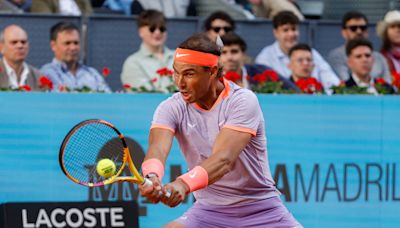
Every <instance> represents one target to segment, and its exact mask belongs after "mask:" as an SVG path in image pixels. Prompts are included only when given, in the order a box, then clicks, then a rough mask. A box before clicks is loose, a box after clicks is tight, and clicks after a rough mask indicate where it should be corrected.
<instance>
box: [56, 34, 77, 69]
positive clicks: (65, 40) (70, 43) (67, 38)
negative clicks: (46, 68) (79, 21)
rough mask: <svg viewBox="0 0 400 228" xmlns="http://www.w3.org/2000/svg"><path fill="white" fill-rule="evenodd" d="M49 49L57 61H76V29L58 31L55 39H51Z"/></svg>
mask: <svg viewBox="0 0 400 228" xmlns="http://www.w3.org/2000/svg"><path fill="white" fill-rule="evenodd" d="M51 49H52V50H53V52H54V56H55V58H56V59H58V60H59V61H62V62H65V63H76V62H78V60H79V52H80V37H79V32H78V31H76V30H65V31H62V32H60V33H58V35H57V37H56V40H53V41H51Z"/></svg>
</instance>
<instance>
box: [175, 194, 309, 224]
mask: <svg viewBox="0 0 400 228" xmlns="http://www.w3.org/2000/svg"><path fill="white" fill-rule="evenodd" d="M175 222H178V223H181V224H183V225H184V226H185V228H204V227H224V228H225V227H251V228H261V227H263V228H277V227H281V228H283V227H288V228H289V227H290V228H302V227H303V226H302V225H301V224H300V223H299V222H298V221H297V220H296V219H295V218H294V217H293V215H292V214H291V213H290V212H289V211H288V209H287V208H286V207H285V206H284V205H283V203H282V201H281V199H280V198H279V197H271V198H268V199H265V200H261V201H256V202H252V203H248V204H241V205H230V206H210V205H207V206H205V205H201V204H199V203H195V204H194V205H193V206H192V207H191V208H190V209H189V210H188V211H187V212H185V213H184V214H183V215H182V216H181V217H179V218H178V219H176V220H175Z"/></svg>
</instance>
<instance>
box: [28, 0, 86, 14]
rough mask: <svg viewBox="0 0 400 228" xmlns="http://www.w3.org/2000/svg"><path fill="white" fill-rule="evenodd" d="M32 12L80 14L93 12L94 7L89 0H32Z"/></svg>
mask: <svg viewBox="0 0 400 228" xmlns="http://www.w3.org/2000/svg"><path fill="white" fill-rule="evenodd" d="M31 12H32V13H55V14H62V15H70V16H80V15H82V14H84V15H89V14H91V13H92V12H93V9H92V5H91V4H90V1H88V0H32V8H31Z"/></svg>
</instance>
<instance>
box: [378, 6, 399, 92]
mask: <svg viewBox="0 0 400 228" xmlns="http://www.w3.org/2000/svg"><path fill="white" fill-rule="evenodd" d="M376 30H377V33H378V35H379V37H380V38H381V39H382V48H381V52H382V54H383V55H384V56H385V57H386V60H387V63H388V65H389V69H390V72H391V75H392V83H393V85H394V86H395V87H396V88H397V89H400V11H398V10H393V11H389V12H388V13H386V15H385V17H384V19H383V21H380V22H379V23H378V24H377V29H376Z"/></svg>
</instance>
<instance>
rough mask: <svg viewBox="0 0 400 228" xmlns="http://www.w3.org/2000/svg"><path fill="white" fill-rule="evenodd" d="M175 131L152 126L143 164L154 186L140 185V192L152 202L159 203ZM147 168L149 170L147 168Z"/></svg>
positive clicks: (144, 170) (144, 171)
mask: <svg viewBox="0 0 400 228" xmlns="http://www.w3.org/2000/svg"><path fill="white" fill-rule="evenodd" d="M173 137H174V132H173V131H171V130H168V129H163V128H152V129H151V130H150V135H149V148H148V150H147V153H146V157H145V159H144V162H143V165H142V172H143V174H144V175H146V174H148V177H150V180H151V181H152V182H153V186H140V188H139V190H140V193H141V194H142V195H143V196H144V197H146V198H148V199H149V200H150V201H151V202H153V203H157V202H159V201H160V197H161V190H162V185H161V179H162V176H163V175H164V167H165V162H166V160H167V157H168V154H169V151H170V150H171V146H172V140H173ZM146 169H147V170H146Z"/></svg>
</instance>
